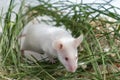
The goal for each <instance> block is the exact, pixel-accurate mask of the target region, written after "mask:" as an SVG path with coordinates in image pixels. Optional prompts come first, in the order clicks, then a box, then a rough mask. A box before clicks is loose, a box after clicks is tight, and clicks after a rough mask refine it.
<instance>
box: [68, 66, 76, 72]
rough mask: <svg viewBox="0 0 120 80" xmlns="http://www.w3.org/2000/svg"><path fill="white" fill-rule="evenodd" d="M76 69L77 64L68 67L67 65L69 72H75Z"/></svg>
mask: <svg viewBox="0 0 120 80" xmlns="http://www.w3.org/2000/svg"><path fill="white" fill-rule="evenodd" d="M76 69H77V66H70V67H69V71H70V72H75V71H76Z"/></svg>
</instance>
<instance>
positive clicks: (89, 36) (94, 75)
mask: <svg viewBox="0 0 120 80" xmlns="http://www.w3.org/2000/svg"><path fill="white" fill-rule="evenodd" d="M38 2H40V4H39V5H36V6H28V7H27V10H25V8H26V7H25V1H24V0H23V1H22V2H21V6H20V8H19V12H18V13H15V12H13V9H14V7H15V6H14V5H15V4H14V0H11V1H10V5H9V8H8V11H7V13H6V17H5V19H4V28H3V34H2V37H1V42H0V46H1V47H0V53H1V56H2V60H1V64H0V65H1V67H0V78H1V79H5V80H13V79H16V80H83V79H84V80H91V79H92V80H119V76H120V74H119V73H120V71H119V66H120V64H119V60H120V26H119V20H120V15H119V14H118V13H116V12H111V9H113V10H114V11H115V10H116V9H119V8H116V7H114V6H112V5H110V3H109V2H105V3H91V4H89V3H86V4H84V3H82V1H81V3H73V2H70V1H56V2H51V1H50V0H49V1H44V0H38ZM94 6H96V7H94ZM105 6H109V7H108V8H106V7H105ZM13 14H15V17H16V18H15V20H14V21H12V20H11V19H12V17H11V16H12V15H13ZM45 15H46V16H49V17H51V18H52V20H50V21H47V22H56V23H55V25H56V26H60V25H65V26H66V28H67V29H70V30H71V31H72V35H73V36H75V37H77V36H79V35H80V34H81V33H83V34H84V36H85V37H84V41H83V43H82V46H81V48H82V49H79V53H80V54H79V63H78V65H79V68H78V69H77V71H76V72H75V73H69V72H66V71H65V69H64V67H63V66H62V65H61V64H60V63H59V62H57V63H56V64H52V66H51V64H50V63H47V62H33V64H29V63H27V62H23V61H22V60H21V58H22V57H21V54H20V50H19V45H18V40H17V36H18V35H19V33H20V31H21V29H22V28H23V27H24V25H26V24H27V23H28V22H30V21H31V20H33V19H34V18H36V17H38V16H45ZM106 17H107V18H106ZM109 18H112V21H110V20H108V19H109ZM1 20H2V16H1V17H0V21H1ZM81 63H84V64H85V66H87V67H86V68H83V67H81V66H80V65H81Z"/></svg>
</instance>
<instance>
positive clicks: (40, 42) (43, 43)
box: [20, 23, 83, 72]
mask: <svg viewBox="0 0 120 80" xmlns="http://www.w3.org/2000/svg"><path fill="white" fill-rule="evenodd" d="M21 36H22V37H21V38H20V42H21V43H20V49H21V51H22V53H24V50H30V51H34V52H38V53H41V52H44V53H45V54H47V55H48V56H49V59H50V61H52V62H54V57H56V58H58V60H59V61H60V62H61V63H62V64H63V65H64V67H65V68H66V69H67V71H69V72H75V71H76V69H77V62H78V52H77V47H78V46H79V45H80V43H81V42H82V40H83V35H81V36H79V37H78V38H74V37H72V35H71V33H70V32H69V31H67V30H66V29H64V28H61V27H55V26H51V25H47V24H40V23H37V24H32V25H28V26H25V27H24V29H23V30H22V33H21Z"/></svg>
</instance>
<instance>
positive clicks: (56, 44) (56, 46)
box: [52, 41, 63, 50]
mask: <svg viewBox="0 0 120 80" xmlns="http://www.w3.org/2000/svg"><path fill="white" fill-rule="evenodd" d="M52 46H53V48H54V49H56V50H62V49H63V44H62V43H61V41H54V42H53V44H52Z"/></svg>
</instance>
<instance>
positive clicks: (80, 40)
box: [74, 34, 83, 47]
mask: <svg viewBox="0 0 120 80" xmlns="http://www.w3.org/2000/svg"><path fill="white" fill-rule="evenodd" d="M82 41H83V34H81V35H80V36H79V37H78V38H76V39H75V40H74V46H75V47H78V46H79V45H80V43H81V42H82Z"/></svg>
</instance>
